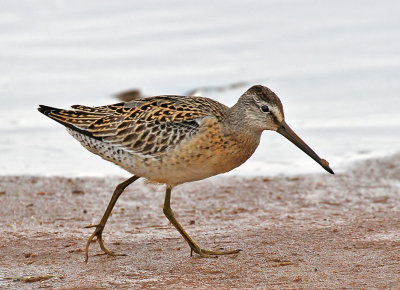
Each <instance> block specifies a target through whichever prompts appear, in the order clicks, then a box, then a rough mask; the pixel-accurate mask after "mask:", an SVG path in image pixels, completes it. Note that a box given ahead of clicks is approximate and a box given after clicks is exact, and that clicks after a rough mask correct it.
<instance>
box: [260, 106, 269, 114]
mask: <svg viewBox="0 0 400 290" xmlns="http://www.w3.org/2000/svg"><path fill="white" fill-rule="evenodd" d="M261 111H263V112H265V113H268V112H269V108H268V106H267V105H263V106H261Z"/></svg>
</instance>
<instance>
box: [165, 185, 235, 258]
mask: <svg viewBox="0 0 400 290" xmlns="http://www.w3.org/2000/svg"><path fill="white" fill-rule="evenodd" d="M170 199H171V188H170V187H168V186H167V191H166V193H165V201H164V208H163V211H164V214H165V216H166V217H167V218H168V220H169V221H170V222H171V223H172V224H173V225H174V227H175V228H176V229H177V230H178V232H179V233H180V234H181V235H182V237H183V238H184V239H185V240H186V242H187V243H188V244H189V246H190V255H191V256H192V253H193V252H195V253H197V254H199V255H200V256H201V257H214V258H216V257H218V256H219V255H229V254H236V253H239V252H240V251H241V250H232V251H209V250H205V249H202V248H200V247H199V245H198V244H197V243H196V242H195V241H193V239H192V238H191V237H190V236H189V235H188V233H186V231H185V230H184V229H183V227H182V226H181V225H180V223H179V222H178V220H177V219H176V218H175V216H174V212H173V211H172V209H171V205H170Z"/></svg>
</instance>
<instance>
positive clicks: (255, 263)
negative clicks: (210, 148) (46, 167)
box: [0, 155, 400, 289]
mask: <svg viewBox="0 0 400 290" xmlns="http://www.w3.org/2000/svg"><path fill="white" fill-rule="evenodd" d="M120 181H122V179H120V178H64V177H51V178H48V177H30V176H3V177H0V202H1V208H0V277H2V278H3V279H0V288H3V287H4V288H24V289H26V288H39V287H43V288H46V287H49V288H58V289H71V288H79V289H82V288H83V289H84V288H87V289H89V288H91V289H93V288H104V289H106V288H110V287H118V288H132V287H135V288H144V287H146V288H170V289H175V288H193V287H196V288H223V289H226V288H251V287H268V288H273V289H274V288H276V289H278V288H279V289H280V288H384V287H387V288H399V287H400V258H399V257H400V155H396V156H391V157H388V158H383V159H377V160H368V161H365V162H362V163H359V164H355V165H354V167H353V168H351V169H349V170H348V171H347V172H345V173H342V174H337V175H335V176H331V175H328V174H325V173H321V174H314V175H301V176H296V177H273V178H270V177H259V178H242V177H223V176H221V177H216V178H212V179H208V180H204V181H200V182H195V183H189V184H185V185H182V186H180V187H178V188H176V189H175V191H173V194H172V208H173V209H174V211H175V213H176V216H177V218H178V219H179V220H180V221H181V223H182V225H183V226H184V227H185V229H186V230H187V231H188V232H189V234H191V236H192V237H193V238H194V239H195V240H196V241H197V242H198V243H199V244H200V245H201V246H203V247H204V248H209V249H210V248H211V249H218V248H221V247H222V248H225V249H237V248H239V249H242V252H240V253H239V254H235V255H230V256H223V257H219V258H218V259H210V258H208V259H207V258H200V257H198V256H196V255H194V256H193V257H190V250H189V247H188V246H187V244H186V243H185V241H184V240H183V239H182V238H181V237H180V235H179V234H178V232H177V231H176V230H175V229H174V228H173V226H172V225H170V224H169V222H168V220H167V219H166V218H165V217H164V215H163V212H162V204H163V198H164V187H163V186H156V185H151V184H147V183H145V182H143V181H140V180H139V181H137V182H136V183H134V184H132V185H131V186H130V187H128V188H127V190H126V191H125V193H124V194H123V195H122V197H121V198H120V200H119V201H118V203H117V205H116V208H115V209H114V211H113V214H112V216H111V218H110V220H109V222H108V224H107V226H106V228H105V231H104V234H103V236H104V239H105V243H106V246H108V247H109V248H111V249H113V250H115V251H117V252H121V253H125V254H127V255H128V256H126V257H108V256H105V255H103V254H102V252H101V250H100V249H99V247H98V245H97V243H93V244H92V245H91V248H90V252H89V254H90V257H89V262H88V264H85V263H84V246H85V243H86V240H87V238H88V237H89V235H90V234H91V233H92V231H93V229H85V228H84V226H86V225H88V224H90V223H96V222H97V221H99V220H100V218H101V215H102V214H103V211H104V209H105V207H106V205H107V203H108V201H109V198H110V197H111V193H112V191H113V189H114V187H115V186H116V184H117V183H118V182H120ZM6 277H8V278H10V279H4V278H6Z"/></svg>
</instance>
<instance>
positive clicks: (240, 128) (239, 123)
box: [225, 97, 263, 136]
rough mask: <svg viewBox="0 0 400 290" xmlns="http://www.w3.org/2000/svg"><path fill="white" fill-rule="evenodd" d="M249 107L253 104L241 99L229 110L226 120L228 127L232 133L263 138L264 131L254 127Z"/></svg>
mask: <svg viewBox="0 0 400 290" xmlns="http://www.w3.org/2000/svg"><path fill="white" fill-rule="evenodd" d="M249 106H251V104H250V103H249V102H248V100H247V99H245V98H243V97H242V98H240V99H239V100H238V102H237V103H236V104H235V105H234V106H233V107H231V108H229V111H228V113H227V116H226V119H225V122H226V126H227V127H228V128H230V129H231V130H232V131H237V132H243V133H246V134H249V135H258V136H261V133H262V131H263V130H262V129H260V128H258V127H256V126H254V122H252V120H251V119H250V118H249V116H248V112H247V111H248V108H249Z"/></svg>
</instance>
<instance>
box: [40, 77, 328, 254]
mask: <svg viewBox="0 0 400 290" xmlns="http://www.w3.org/2000/svg"><path fill="white" fill-rule="evenodd" d="M72 109H73V110H63V109H56V108H51V107H47V106H40V108H39V111H40V112H42V113H43V114H45V115H46V116H48V117H50V118H52V119H54V120H55V121H57V122H59V123H61V124H63V125H64V126H66V127H67V129H68V131H69V132H70V134H71V135H72V136H73V137H74V138H75V139H77V140H78V141H79V142H80V143H81V144H82V145H83V146H84V147H86V148H87V149H88V150H90V151H91V152H93V153H95V154H97V155H99V156H101V157H102V158H104V159H106V160H109V161H111V162H113V163H115V164H117V165H119V166H121V167H122V168H124V169H126V170H127V171H129V172H131V173H132V174H134V177H132V178H130V179H129V180H127V181H126V182H124V183H122V184H120V185H119V186H118V187H117V189H116V190H115V192H114V194H113V197H112V199H111V201H110V204H109V206H108V208H107V210H106V212H105V214H104V216H103V219H102V220H101V222H100V223H99V224H98V225H96V226H95V227H96V230H95V232H94V233H93V235H92V236H91V238H90V239H89V241H88V243H87V247H86V259H87V253H88V247H89V244H90V241H91V240H92V239H93V238H94V236H97V239H98V241H99V243H100V246H101V248H102V249H103V251H104V252H106V253H107V254H110V255H115V254H114V253H112V252H111V251H109V250H107V249H106V248H105V247H104V244H103V240H102V231H103V228H104V226H105V223H106V222H107V219H108V216H109V214H110V213H111V210H112V208H113V206H114V204H115V202H116V200H117V199H118V197H119V195H120V194H121V193H122V191H123V189H124V188H125V187H126V186H128V185H129V184H130V183H132V182H133V181H135V180H136V179H137V178H139V177H144V178H146V179H147V180H149V181H150V182H157V183H164V184H166V185H167V194H166V199H165V204H164V213H165V214H166V216H167V217H168V219H169V220H170V221H171V222H172V223H173V225H174V226H175V227H176V228H177V229H178V231H179V232H180V233H181V234H182V236H183V237H184V238H185V240H186V241H187V242H188V244H189V246H190V247H191V250H192V251H195V252H196V253H198V254H200V255H202V256H215V255H221V254H231V253H236V252H237V251H227V252H218V251H208V250H204V249H201V248H200V247H199V246H198V245H197V244H196V243H195V242H194V241H193V240H192V239H191V238H190V237H189V235H188V234H187V233H186V232H185V231H184V230H183V228H182V227H181V225H180V224H179V223H178V221H177V220H176V219H175V217H174V215H173V213H172V210H171V208H170V205H169V203H170V202H169V199H170V194H171V189H172V188H173V187H174V186H176V185H178V184H181V183H184V182H189V181H194V180H200V179H204V178H207V177H210V176H213V175H216V174H220V173H223V172H227V171H229V170H232V169H233V168H236V167H237V166H239V165H241V164H242V163H243V162H245V161H246V160H247V159H248V158H249V157H250V156H251V155H252V154H253V152H254V151H255V150H256V148H257V146H258V144H259V141H260V136H261V133H262V132H263V131H264V130H274V131H277V132H279V133H281V134H282V135H284V136H285V137H286V138H288V139H289V140H290V141H292V142H293V143H294V144H295V145H296V146H298V147H299V148H300V149H301V150H303V151H304V152H306V153H307V154H308V155H310V157H312V158H313V159H314V160H316V161H317V162H318V163H319V164H320V165H321V166H323V167H324V168H325V169H326V170H327V171H329V172H330V173H333V171H332V170H331V169H330V168H329V166H328V165H327V163H325V162H324V161H323V160H321V159H320V158H319V157H318V155H316V154H315V152H313V151H312V150H311V148H309V147H308V146H307V145H306V144H305V143H304V142H303V141H302V140H301V139H300V138H299V137H298V136H297V135H296V134H295V133H294V132H293V131H292V130H291V129H290V128H289V127H288V126H287V124H286V123H285V121H284V113H283V108H282V104H281V102H280V100H279V98H278V97H277V96H276V95H275V93H273V92H272V91H271V90H270V89H268V88H266V87H263V86H260V85H258V86H253V87H251V88H250V89H248V90H247V91H246V92H245V93H244V94H243V95H242V96H241V97H240V98H239V100H238V102H237V103H236V104H235V105H234V106H233V107H232V108H228V107H227V106H225V105H223V104H221V103H219V102H217V101H214V100H212V99H209V98H203V97H183V96H158V97H150V98H142V99H136V100H132V101H129V102H122V103H117V104H113V105H108V106H101V107H87V106H82V105H74V106H72Z"/></svg>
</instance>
